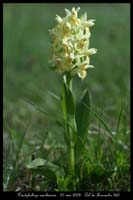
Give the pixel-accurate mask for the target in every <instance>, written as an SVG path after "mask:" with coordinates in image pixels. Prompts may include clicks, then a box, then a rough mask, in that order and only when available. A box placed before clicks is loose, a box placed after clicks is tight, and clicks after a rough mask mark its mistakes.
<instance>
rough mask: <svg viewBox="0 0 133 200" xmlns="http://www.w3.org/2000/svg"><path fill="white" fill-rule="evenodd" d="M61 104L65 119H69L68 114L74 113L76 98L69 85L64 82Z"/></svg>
mask: <svg viewBox="0 0 133 200" xmlns="http://www.w3.org/2000/svg"><path fill="white" fill-rule="evenodd" d="M61 105H62V110H63V114H64V118H65V120H67V116H68V114H69V115H74V99H73V95H72V92H71V90H70V89H69V87H68V86H67V85H66V84H65V83H63V86H62V91H61Z"/></svg>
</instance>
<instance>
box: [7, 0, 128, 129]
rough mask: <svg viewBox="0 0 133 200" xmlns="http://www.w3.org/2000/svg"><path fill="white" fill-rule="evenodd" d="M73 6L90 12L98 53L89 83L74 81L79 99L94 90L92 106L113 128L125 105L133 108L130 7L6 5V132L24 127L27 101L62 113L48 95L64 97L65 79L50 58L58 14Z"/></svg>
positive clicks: (94, 57)
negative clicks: (51, 67) (51, 31)
mask: <svg viewBox="0 0 133 200" xmlns="http://www.w3.org/2000/svg"><path fill="white" fill-rule="evenodd" d="M72 6H75V7H78V6H80V8H81V10H80V14H81V13H84V12H87V14H88V19H96V24H95V26H94V27H92V29H91V32H92V36H91V39H90V47H94V48H97V49H98V53H97V54H96V55H94V56H92V57H91V64H92V65H94V66H95V68H94V69H90V70H88V75H87V78H86V79H85V80H83V81H82V80H80V79H79V78H78V77H75V80H74V90H75V94H77V95H78V96H80V94H81V91H82V90H83V89H85V88H86V87H89V88H90V90H91V96H92V103H93V104H94V105H95V106H96V107H98V108H100V109H102V110H104V111H105V113H106V115H107V116H108V117H110V120H111V122H112V124H113V123H115V120H116V118H117V115H118V113H119V111H120V106H121V103H122V102H123V101H126V102H127V104H128V105H129V93H130V85H129V83H130V5H129V4H64V3H62V4H58V3H55V4H45V3H44V4H33V3H32V4H20V3H19V4H4V127H5V128H6V125H8V126H9V127H10V126H12V125H13V126H18V127H20V126H23V125H24V124H23V123H24V122H25V120H27V119H29V116H31V115H32V114H31V113H32V112H33V110H32V109H31V107H29V108H28V109H31V110H30V112H29V110H27V104H25V102H24V101H23V98H24V97H25V98H28V99H30V100H31V101H33V102H35V103H39V104H41V105H42V106H44V109H45V108H47V110H49V111H50V112H52V113H57V105H56V103H55V102H54V101H53V99H51V97H50V95H49V94H48V91H52V92H54V93H56V94H57V95H59V94H60V88H61V76H60V75H58V74H56V73H54V72H51V71H50V70H49V68H48V67H49V64H48V59H49V56H50V53H51V52H50V37H49V33H48V30H49V29H51V28H52V27H53V26H54V25H55V24H56V22H55V15H56V14H58V15H60V16H62V17H63V16H64V15H65V11H64V9H65V8H68V9H71V7H72ZM127 109H128V112H127V115H129V108H127ZM39 116H40V114H39ZM36 117H37V115H36ZM36 119H37V118H36ZM20 121H21V123H19V122H20Z"/></svg>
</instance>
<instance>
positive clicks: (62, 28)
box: [50, 7, 97, 79]
mask: <svg viewBox="0 0 133 200" xmlns="http://www.w3.org/2000/svg"><path fill="white" fill-rule="evenodd" d="M79 10H80V8H79V7H78V8H77V9H75V8H74V7H73V8H72V10H71V11H69V10H68V9H65V12H66V16H65V17H64V18H61V17H60V16H58V15H56V21H57V25H56V26H55V27H54V28H53V29H52V30H50V35H51V48H52V58H51V59H50V62H51V68H52V69H53V70H56V71H57V72H60V73H65V72H70V74H71V76H74V75H76V74H78V76H79V77H80V78H81V79H84V78H85V77H86V75H87V72H86V69H87V68H93V67H94V66H92V65H90V55H92V54H95V53H96V52H97V49H94V48H90V49H89V38H90V36H91V33H90V27H91V26H93V25H94V21H95V20H94V19H91V20H87V14H86V13H85V14H84V15H82V16H81V17H80V18H78V11H79Z"/></svg>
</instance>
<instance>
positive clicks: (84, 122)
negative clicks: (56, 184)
mask: <svg viewBox="0 0 133 200" xmlns="http://www.w3.org/2000/svg"><path fill="white" fill-rule="evenodd" d="M84 103H85V104H87V105H88V107H90V95H89V91H88V89H86V90H85V91H84V92H83V95H82V96H81V97H80V99H79V101H78V102H77V105H76V111H75V120H76V126H77V134H78V137H77V143H76V145H75V156H76V163H78V161H79V160H80V157H81V153H82V150H83V149H84V146H85V145H83V144H84V143H85V141H86V138H87V134H88V128H89V117H90V115H89V114H90V113H89V111H88V109H87V108H86V107H85V106H84Z"/></svg>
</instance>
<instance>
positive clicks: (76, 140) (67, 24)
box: [49, 7, 97, 176]
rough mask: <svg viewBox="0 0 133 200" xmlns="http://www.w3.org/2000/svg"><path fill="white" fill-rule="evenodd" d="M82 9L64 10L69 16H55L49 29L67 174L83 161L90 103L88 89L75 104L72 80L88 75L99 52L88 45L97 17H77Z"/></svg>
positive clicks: (70, 173)
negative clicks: (58, 78) (57, 77)
mask: <svg viewBox="0 0 133 200" xmlns="http://www.w3.org/2000/svg"><path fill="white" fill-rule="evenodd" d="M79 10H80V8H79V7H78V8H77V9H75V8H74V7H73V8H72V9H71V10H68V9H65V12H66V16H65V17H63V18H61V17H60V16H58V15H56V21H57V25H56V26H55V27H54V28H53V29H51V30H49V32H50V36H51V51H52V55H51V58H50V64H51V67H50V69H51V70H53V71H56V72H58V73H60V74H61V75H62V78H63V79H62V82H63V83H62V91H61V97H60V100H61V107H62V111H63V116H64V128H65V131H64V138H65V142H66V145H67V155H68V174H69V175H72V176H74V175H75V166H76V164H77V163H78V162H79V160H80V155H81V153H82V146H83V144H84V142H85V140H86V137H87V133H88V124H89V123H88V121H89V112H88V109H87V108H86V106H88V107H89V106H90V97H89V91H88V90H85V91H84V92H83V95H81V98H80V100H79V101H78V103H76V105H75V101H74V98H73V90H72V81H73V77H74V76H75V75H78V76H79V78H81V79H82V80H83V79H84V78H85V77H86V76H87V69H88V68H93V67H94V66H93V65H90V56H91V55H92V54H95V53H96V52H97V49H95V48H89V45H90V36H91V32H90V28H91V27H92V26H93V25H94V21H95V20H94V19H90V20H87V13H85V14H84V15H82V16H81V17H78V12H79Z"/></svg>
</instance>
